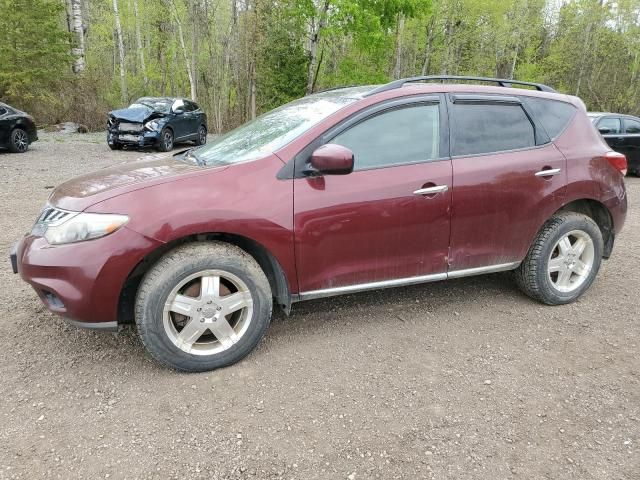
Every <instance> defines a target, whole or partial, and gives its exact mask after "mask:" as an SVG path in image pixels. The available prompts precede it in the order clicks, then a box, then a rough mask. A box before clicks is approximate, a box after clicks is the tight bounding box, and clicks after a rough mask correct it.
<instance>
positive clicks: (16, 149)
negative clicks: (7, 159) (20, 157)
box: [9, 128, 29, 153]
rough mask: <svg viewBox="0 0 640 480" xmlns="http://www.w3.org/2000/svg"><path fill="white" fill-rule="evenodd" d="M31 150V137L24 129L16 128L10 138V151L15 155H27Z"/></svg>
mask: <svg viewBox="0 0 640 480" xmlns="http://www.w3.org/2000/svg"><path fill="white" fill-rule="evenodd" d="M28 149H29V135H28V134H27V132H26V131H24V130H23V129H22V128H14V129H13V130H12V131H11V137H10V138H9V150H10V151H12V152H13V153H25V152H26V151H27V150H28Z"/></svg>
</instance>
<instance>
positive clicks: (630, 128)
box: [622, 118, 640, 134]
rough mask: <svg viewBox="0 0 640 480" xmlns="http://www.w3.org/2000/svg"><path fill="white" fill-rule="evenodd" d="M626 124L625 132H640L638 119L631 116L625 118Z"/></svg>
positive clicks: (624, 122)
mask: <svg viewBox="0 0 640 480" xmlns="http://www.w3.org/2000/svg"><path fill="white" fill-rule="evenodd" d="M622 122H623V124H624V132H625V133H627V134H638V133H640V122H639V121H638V120H633V119H631V118H625V119H624V120H623V121H622Z"/></svg>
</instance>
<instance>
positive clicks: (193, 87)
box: [171, 0, 197, 102]
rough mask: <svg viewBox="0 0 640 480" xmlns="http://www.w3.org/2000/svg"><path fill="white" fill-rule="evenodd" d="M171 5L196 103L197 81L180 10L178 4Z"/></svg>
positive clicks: (192, 97)
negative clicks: (179, 14)
mask: <svg viewBox="0 0 640 480" xmlns="http://www.w3.org/2000/svg"><path fill="white" fill-rule="evenodd" d="M171 5H172V6H173V16H174V17H175V20H176V25H177V27H178V40H179V41H180V50H181V51H182V59H183V60H184V66H185V68H186V69H187V75H188V76H189V87H190V89H191V100H193V101H194V102H195V101H196V99H197V96H196V81H195V77H194V75H193V71H192V70H191V65H190V63H189V55H187V47H185V44H184V34H183V33H182V23H181V22H180V17H179V16H178V9H177V8H176V4H175V3H174V2H173V0H171Z"/></svg>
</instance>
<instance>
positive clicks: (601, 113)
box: [587, 112, 638, 120]
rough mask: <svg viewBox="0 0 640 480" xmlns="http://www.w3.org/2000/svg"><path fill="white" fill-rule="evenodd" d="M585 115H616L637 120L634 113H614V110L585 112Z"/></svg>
mask: <svg viewBox="0 0 640 480" xmlns="http://www.w3.org/2000/svg"><path fill="white" fill-rule="evenodd" d="M587 115H588V116H590V117H606V116H616V117H625V118H633V119H636V120H638V117H636V116H634V115H629V114H627V113H615V112H587Z"/></svg>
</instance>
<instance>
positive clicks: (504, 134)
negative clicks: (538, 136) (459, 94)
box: [451, 103, 536, 156]
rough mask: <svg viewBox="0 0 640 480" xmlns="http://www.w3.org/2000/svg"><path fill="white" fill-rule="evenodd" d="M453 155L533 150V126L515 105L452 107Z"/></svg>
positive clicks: (483, 104) (496, 104) (475, 104)
mask: <svg viewBox="0 0 640 480" xmlns="http://www.w3.org/2000/svg"><path fill="white" fill-rule="evenodd" d="M453 117H454V125H453V131H452V135H451V136H452V153H453V155H454V156H464V155H482V154H487V153H496V152H505V151H509V150H518V149H522V148H530V147H533V146H535V144H536V142H535V131H534V129H533V124H532V123H531V121H530V120H529V117H527V114H526V113H525V112H524V110H523V109H522V106H520V105H517V104H506V103H505V104H499V103H454V104H453Z"/></svg>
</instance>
